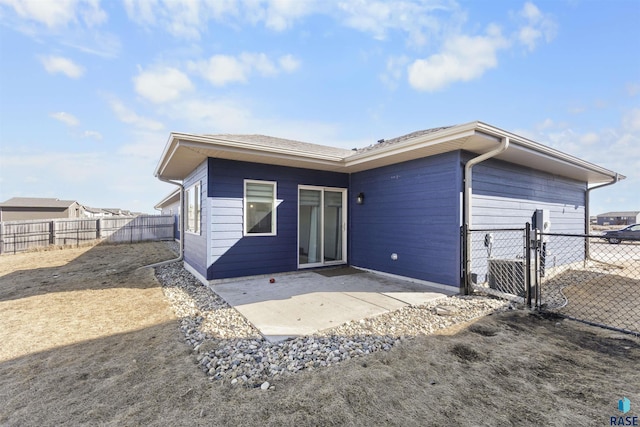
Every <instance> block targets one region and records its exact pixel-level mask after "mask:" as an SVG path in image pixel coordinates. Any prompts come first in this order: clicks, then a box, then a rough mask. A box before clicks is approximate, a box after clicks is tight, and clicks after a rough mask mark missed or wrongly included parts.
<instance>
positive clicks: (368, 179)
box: [349, 153, 461, 286]
mask: <svg viewBox="0 0 640 427" xmlns="http://www.w3.org/2000/svg"><path fill="white" fill-rule="evenodd" d="M459 165H460V158H459V155H458V153H447V154H442V155H439V156H434V157H429V158H423V159H416V160H412V161H409V162H404V163H400V164H396V165H390V166H385V167H382V168H378V169H373V170H368V171H364V172H358V173H354V174H353V175H352V176H351V187H350V189H351V194H352V195H354V194H358V193H360V192H362V193H364V195H365V200H364V204H362V205H357V204H355V203H354V202H353V201H352V200H351V199H353V197H351V198H350V204H351V206H350V209H351V210H350V221H349V226H350V235H351V241H350V242H351V243H350V262H351V264H352V265H354V266H358V267H364V268H370V269H373V270H378V271H384V272H387V273H391V274H398V275H402V276H406V277H412V278H416V279H421V280H428V281H433V282H437V283H442V284H447V285H451V286H458V285H459V265H460V264H459V263H460V250H459V247H460V246H459V242H460V237H459V225H460V224H459V221H460V182H461V181H460V167H459ZM392 253H397V254H398V259H397V260H396V261H393V260H392V259H391V254H392Z"/></svg>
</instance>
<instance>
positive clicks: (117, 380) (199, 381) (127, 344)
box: [0, 243, 640, 426]
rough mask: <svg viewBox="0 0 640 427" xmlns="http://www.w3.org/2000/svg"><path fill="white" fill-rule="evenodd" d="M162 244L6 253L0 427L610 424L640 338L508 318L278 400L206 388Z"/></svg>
mask: <svg viewBox="0 0 640 427" xmlns="http://www.w3.org/2000/svg"><path fill="white" fill-rule="evenodd" d="M171 257H172V254H171V253H170V252H169V251H168V250H167V249H166V248H165V246H164V245H163V244H161V243H143V244H135V245H114V246H109V245H105V246H96V247H93V248H79V249H66V250H61V251H45V252H37V253H30V254H20V255H15V256H13V255H12V256H2V257H0V343H1V347H0V425H9V426H28V425H37V426H46V425H51V426H53V425H56V426H58V425H113V426H122V425H171V426H177V425H189V426H192V425H345V424H347V425H402V426H405V425H421V426H422V425H487V426H495V425H545V426H547V425H557V426H561V425H562V426H564V425H593V426H601V425H609V417H610V416H615V415H618V414H619V413H618V411H617V409H616V404H617V400H618V399H620V398H622V397H623V396H626V397H627V398H629V399H630V400H631V402H632V411H637V408H638V407H640V390H639V389H638V384H640V371H639V370H638V369H637V367H638V366H639V365H640V344H639V343H638V341H637V340H636V339H634V338H632V337H630V336H622V335H619V334H613V333H611V332H607V331H604V330H601V329H598V328H594V327H588V326H584V325H580V324H577V323H575V322H571V321H560V320H557V319H545V318H542V317H539V316H537V315H532V314H529V313H526V312H506V313H502V314H496V315H492V316H488V317H486V318H484V319H481V320H479V321H477V322H475V323H473V324H471V325H466V326H465V327H458V328H457V329H456V330H453V331H449V334H442V335H434V336H428V337H417V338H415V339H413V340H410V341H408V342H406V343H404V344H402V345H400V346H399V347H397V348H394V349H393V350H391V351H389V352H380V353H376V354H374V355H371V356H369V357H366V358H359V359H354V360H351V361H348V362H345V363H341V364H340V365H338V366H336V367H333V368H329V369H321V370H315V371H306V372H300V373H298V374H296V375H293V376H290V377H286V378H282V379H279V380H277V381H275V386H276V388H275V390H270V391H262V390H260V389H246V388H242V387H233V386H231V385H230V384H229V383H223V382H221V381H213V382H212V381H209V380H208V379H207V378H206V377H205V375H204V374H203V373H202V372H201V371H200V370H199V369H198V368H197V366H196V364H195V362H194V359H193V356H192V355H191V349H190V348H189V347H188V346H187V345H186V344H184V342H183V337H182V335H181V333H180V331H179V329H178V324H177V321H176V319H175V317H174V316H173V314H172V313H171V311H170V309H169V307H168V306H167V303H166V302H165V300H164V299H163V295H162V292H161V289H160V288H159V285H158V283H157V281H156V280H155V277H154V276H153V274H151V272H149V271H145V270H141V271H140V270H139V271H136V270H135V269H136V268H137V267H138V266H142V265H145V264H147V263H151V262H155V261H159V260H162V259H168V258H171Z"/></svg>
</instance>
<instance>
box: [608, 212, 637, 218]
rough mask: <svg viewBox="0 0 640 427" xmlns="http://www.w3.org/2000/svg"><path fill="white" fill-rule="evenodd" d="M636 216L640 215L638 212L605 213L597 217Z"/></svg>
mask: <svg viewBox="0 0 640 427" xmlns="http://www.w3.org/2000/svg"><path fill="white" fill-rule="evenodd" d="M638 215H640V211H623V212H606V213H602V214H600V215H598V216H611V217H616V216H638Z"/></svg>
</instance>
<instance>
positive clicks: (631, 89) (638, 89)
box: [625, 83, 640, 96]
mask: <svg viewBox="0 0 640 427" xmlns="http://www.w3.org/2000/svg"><path fill="white" fill-rule="evenodd" d="M625 90H626V92H627V95H629V96H636V95H637V94H639V93H640V83H628V84H627V85H626V86H625Z"/></svg>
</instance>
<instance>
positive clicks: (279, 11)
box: [245, 0, 320, 31]
mask: <svg viewBox="0 0 640 427" xmlns="http://www.w3.org/2000/svg"><path fill="white" fill-rule="evenodd" d="M249 5H251V2H246V3H245V7H247V6H249ZM319 5H320V2H316V1H312V0H306V1H302V0H271V1H268V2H266V5H265V8H264V21H265V26H266V27H267V28H269V29H272V30H275V31H283V30H286V29H288V28H290V27H291V26H292V25H293V23H294V22H295V21H296V20H298V19H301V18H303V17H304V16H306V15H309V14H311V13H313V12H315V11H317V10H318V7H319Z"/></svg>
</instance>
